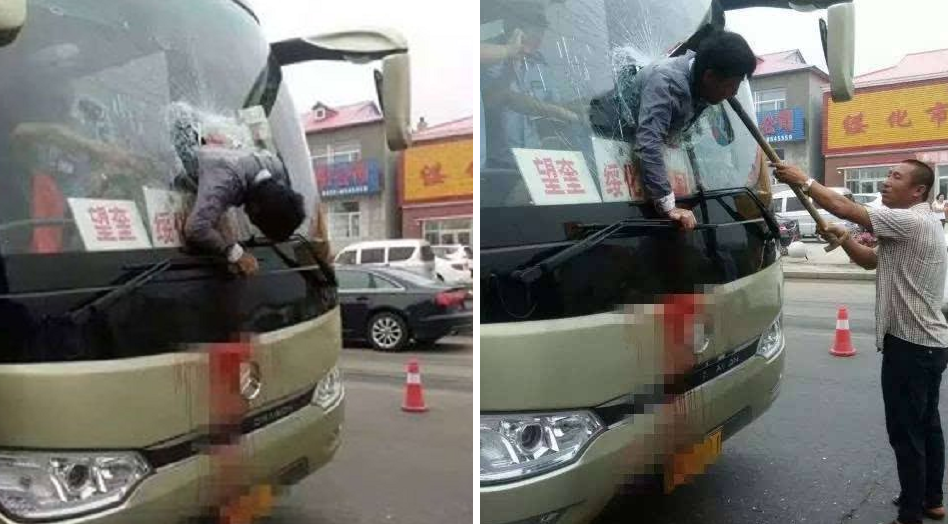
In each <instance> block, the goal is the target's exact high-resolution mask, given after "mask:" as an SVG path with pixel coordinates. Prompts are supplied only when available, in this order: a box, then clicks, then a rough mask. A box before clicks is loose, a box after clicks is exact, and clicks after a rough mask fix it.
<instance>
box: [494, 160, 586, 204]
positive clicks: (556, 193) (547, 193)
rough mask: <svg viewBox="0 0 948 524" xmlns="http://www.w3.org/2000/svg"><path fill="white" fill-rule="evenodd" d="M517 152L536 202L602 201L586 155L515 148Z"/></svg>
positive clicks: (520, 166) (583, 202) (573, 202)
mask: <svg viewBox="0 0 948 524" xmlns="http://www.w3.org/2000/svg"><path fill="white" fill-rule="evenodd" d="M513 153H514V157H516V159H517V167H518V168H519V169H520V176H522V177H523V180H524V182H525V183H526V185H527V190H528V191H529V192H530V197H531V198H532V199H533V203H534V204H535V205H538V206H552V205H560V204H587V203H598V202H602V199H600V198H599V190H598V189H597V188H596V184H595V182H593V179H592V175H591V174H590V173H589V169H588V168H587V167H586V160H585V159H583V155H582V154H580V153H577V152H575V151H553V150H546V149H514V150H513Z"/></svg>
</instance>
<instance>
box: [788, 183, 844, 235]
mask: <svg viewBox="0 0 948 524" xmlns="http://www.w3.org/2000/svg"><path fill="white" fill-rule="evenodd" d="M829 189H832V190H833V191H836V192H837V193H839V194H841V195H843V196H845V197H846V198H849V199H852V198H853V194H852V191H850V190H849V189H847V188H845V187H831V188H829ZM814 206H815V207H816V209H817V212H818V213H819V214H820V216H821V217H823V220H825V221H826V223H827V224H829V225H832V224H840V225H842V226H843V227H845V228H847V229H850V228H851V227H852V226H851V224H850V222H849V221H848V220H843V219H841V218H837V217H835V216H833V215H831V214H830V213H829V211H826V210H825V209H822V208H820V206H819V205H817V204H816V203H815V202H814ZM771 209H772V210H773V212H774V214H775V215H780V216H781V217H783V218H788V219H794V220H797V222H798V223H799V226H800V236H802V237H815V236H816V222H815V221H814V220H813V217H811V216H810V213H809V212H808V211H807V210H806V208H805V207H804V205H803V203H802V202H800V199H798V198H797V197H796V194H794V192H793V191H780V192H779V193H775V194H774V198H773V204H772V206H771Z"/></svg>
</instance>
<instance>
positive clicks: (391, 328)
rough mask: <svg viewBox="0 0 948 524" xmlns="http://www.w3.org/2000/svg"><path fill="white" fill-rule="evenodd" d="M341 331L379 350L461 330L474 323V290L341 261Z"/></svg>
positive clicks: (402, 272)
mask: <svg viewBox="0 0 948 524" xmlns="http://www.w3.org/2000/svg"><path fill="white" fill-rule="evenodd" d="M336 274H337V276H338V279H339V303H340V304H341V306H342V336H343V338H344V339H346V340H360V341H361V340H364V341H368V342H369V343H370V344H372V347H373V348H375V349H376V350H378V351H400V350H402V349H405V347H406V346H407V345H408V344H409V343H410V342H412V341H414V342H416V343H420V344H425V343H430V342H434V341H435V340H437V339H439V338H441V337H444V336H447V335H451V334H454V333H457V332H458V331H460V330H461V329H462V328H467V327H469V326H471V324H472V318H473V314H472V309H471V295H470V293H469V292H468V291H467V290H466V289H463V288H457V287H450V286H445V285H444V284H441V283H439V282H435V281H434V280H430V279H427V278H425V277H422V276H420V275H416V274H414V273H411V272H408V271H404V270H398V269H391V268H385V269H382V268H371V269H368V268H365V267H364V266H337V267H336Z"/></svg>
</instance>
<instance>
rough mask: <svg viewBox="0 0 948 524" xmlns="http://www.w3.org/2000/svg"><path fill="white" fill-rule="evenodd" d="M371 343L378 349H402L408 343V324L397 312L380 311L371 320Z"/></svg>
mask: <svg viewBox="0 0 948 524" xmlns="http://www.w3.org/2000/svg"><path fill="white" fill-rule="evenodd" d="M369 343H371V344H372V347H373V348H375V350H376V351H401V350H402V349H403V348H404V347H405V344H407V343H408V324H406V323H405V320H404V319H402V317H401V316H399V315H396V314H395V313H389V312H387V311H386V312H383V313H379V314H377V315H375V316H373V317H372V319H371V320H369Z"/></svg>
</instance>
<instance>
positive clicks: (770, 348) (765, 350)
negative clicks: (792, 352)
mask: <svg viewBox="0 0 948 524" xmlns="http://www.w3.org/2000/svg"><path fill="white" fill-rule="evenodd" d="M782 347H783V329H781V327H780V319H777V321H776V322H774V323H773V324H771V325H770V329H768V330H767V332H766V333H764V336H762V337H760V342H758V343H757V354H758V355H760V356H762V357H764V358H766V359H770V358H772V357H773V356H774V355H776V354H777V352H779V351H780V348H782Z"/></svg>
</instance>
